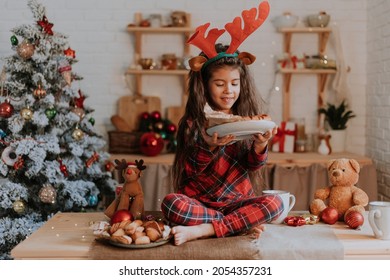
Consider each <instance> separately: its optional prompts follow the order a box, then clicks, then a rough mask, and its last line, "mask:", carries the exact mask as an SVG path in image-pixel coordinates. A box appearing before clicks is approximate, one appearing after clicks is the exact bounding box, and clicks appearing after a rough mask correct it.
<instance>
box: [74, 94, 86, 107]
mask: <svg viewBox="0 0 390 280" xmlns="http://www.w3.org/2000/svg"><path fill="white" fill-rule="evenodd" d="M79 96H80V97H78V98H75V99H74V106H75V107H78V108H82V109H84V100H85V96H84V95H83V93H82V92H81V90H79Z"/></svg>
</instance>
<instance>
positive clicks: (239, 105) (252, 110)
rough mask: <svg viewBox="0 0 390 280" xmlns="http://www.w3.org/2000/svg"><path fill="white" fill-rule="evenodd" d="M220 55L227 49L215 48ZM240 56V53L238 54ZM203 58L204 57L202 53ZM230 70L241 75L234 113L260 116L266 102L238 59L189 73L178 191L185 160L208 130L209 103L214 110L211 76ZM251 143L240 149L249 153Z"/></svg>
mask: <svg viewBox="0 0 390 280" xmlns="http://www.w3.org/2000/svg"><path fill="white" fill-rule="evenodd" d="M215 47H216V50H217V52H218V53H219V52H223V51H225V50H226V49H227V48H228V46H225V45H222V44H216V46H215ZM237 53H239V52H238V51H237ZM200 55H204V54H203V53H201V54H200ZM224 67H231V68H232V69H238V71H239V73H240V95H239V97H238V99H237V101H236V102H235V103H234V105H233V107H232V113H233V114H234V115H240V116H253V115H258V114H260V113H261V108H262V105H263V100H262V99H260V98H258V95H257V90H256V87H255V84H254V81H253V78H252V75H251V73H250V72H249V69H248V67H247V66H246V65H245V64H244V63H243V62H242V61H241V60H240V59H239V58H237V57H223V58H221V59H218V60H216V61H214V62H212V63H210V64H209V65H207V66H206V67H204V69H202V70H201V71H197V72H195V71H192V70H191V71H190V72H189V82H188V101H187V104H186V108H185V113H184V116H183V117H182V118H181V120H180V122H179V126H178V130H177V150H176V155H175V159H174V162H173V169H172V172H173V173H172V175H173V184H174V188H175V190H177V189H178V188H179V187H180V183H181V181H182V174H183V169H184V163H185V160H186V158H188V157H189V155H190V154H191V153H192V151H193V147H194V145H195V142H196V141H197V140H196V139H197V138H198V137H201V135H200V134H201V131H202V130H203V129H204V128H205V127H204V126H205V123H206V116H205V113H204V107H205V105H206V102H207V103H209V104H210V106H211V107H213V103H212V100H211V97H210V93H209V91H208V86H207V85H208V82H209V79H210V78H211V76H212V73H213V72H214V71H215V70H217V69H220V68H224ZM188 121H190V123H191V125H189V122H188ZM249 145H250V141H241V142H240V149H241V150H245V149H248V147H249Z"/></svg>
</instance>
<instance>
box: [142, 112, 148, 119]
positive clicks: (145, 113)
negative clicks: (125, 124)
mask: <svg viewBox="0 0 390 280" xmlns="http://www.w3.org/2000/svg"><path fill="white" fill-rule="evenodd" d="M140 117H141V119H143V120H147V119H149V117H150V115H149V113H148V112H143V113H142V114H141V116H140Z"/></svg>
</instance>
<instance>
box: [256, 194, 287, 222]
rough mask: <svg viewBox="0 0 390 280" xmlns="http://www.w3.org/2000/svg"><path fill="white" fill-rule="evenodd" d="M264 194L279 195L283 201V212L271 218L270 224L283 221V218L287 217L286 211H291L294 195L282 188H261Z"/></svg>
mask: <svg viewBox="0 0 390 280" xmlns="http://www.w3.org/2000/svg"><path fill="white" fill-rule="evenodd" d="M263 194H264V195H279V196H280V198H281V199H282V201H283V208H284V210H283V212H282V214H280V216H279V217H278V218H277V219H276V220H273V221H272V222H271V223H272V224H281V223H283V221H284V219H285V218H286V217H287V215H288V213H289V212H290V211H291V209H292V208H293V207H294V205H295V196H294V195H293V194H290V193H289V192H288V191H283V190H263Z"/></svg>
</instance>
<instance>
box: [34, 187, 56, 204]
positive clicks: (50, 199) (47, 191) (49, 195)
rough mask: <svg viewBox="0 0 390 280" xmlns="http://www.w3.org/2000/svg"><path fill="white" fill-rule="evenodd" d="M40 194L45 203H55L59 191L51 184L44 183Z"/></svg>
mask: <svg viewBox="0 0 390 280" xmlns="http://www.w3.org/2000/svg"><path fill="white" fill-rule="evenodd" d="M38 196H39V198H40V200H41V201H42V202H43V203H49V204H54V203H55V202H56V198H57V191H56V189H55V188H54V187H53V186H52V185H51V184H44V185H43V187H42V188H41V189H40V190H39V193H38Z"/></svg>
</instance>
